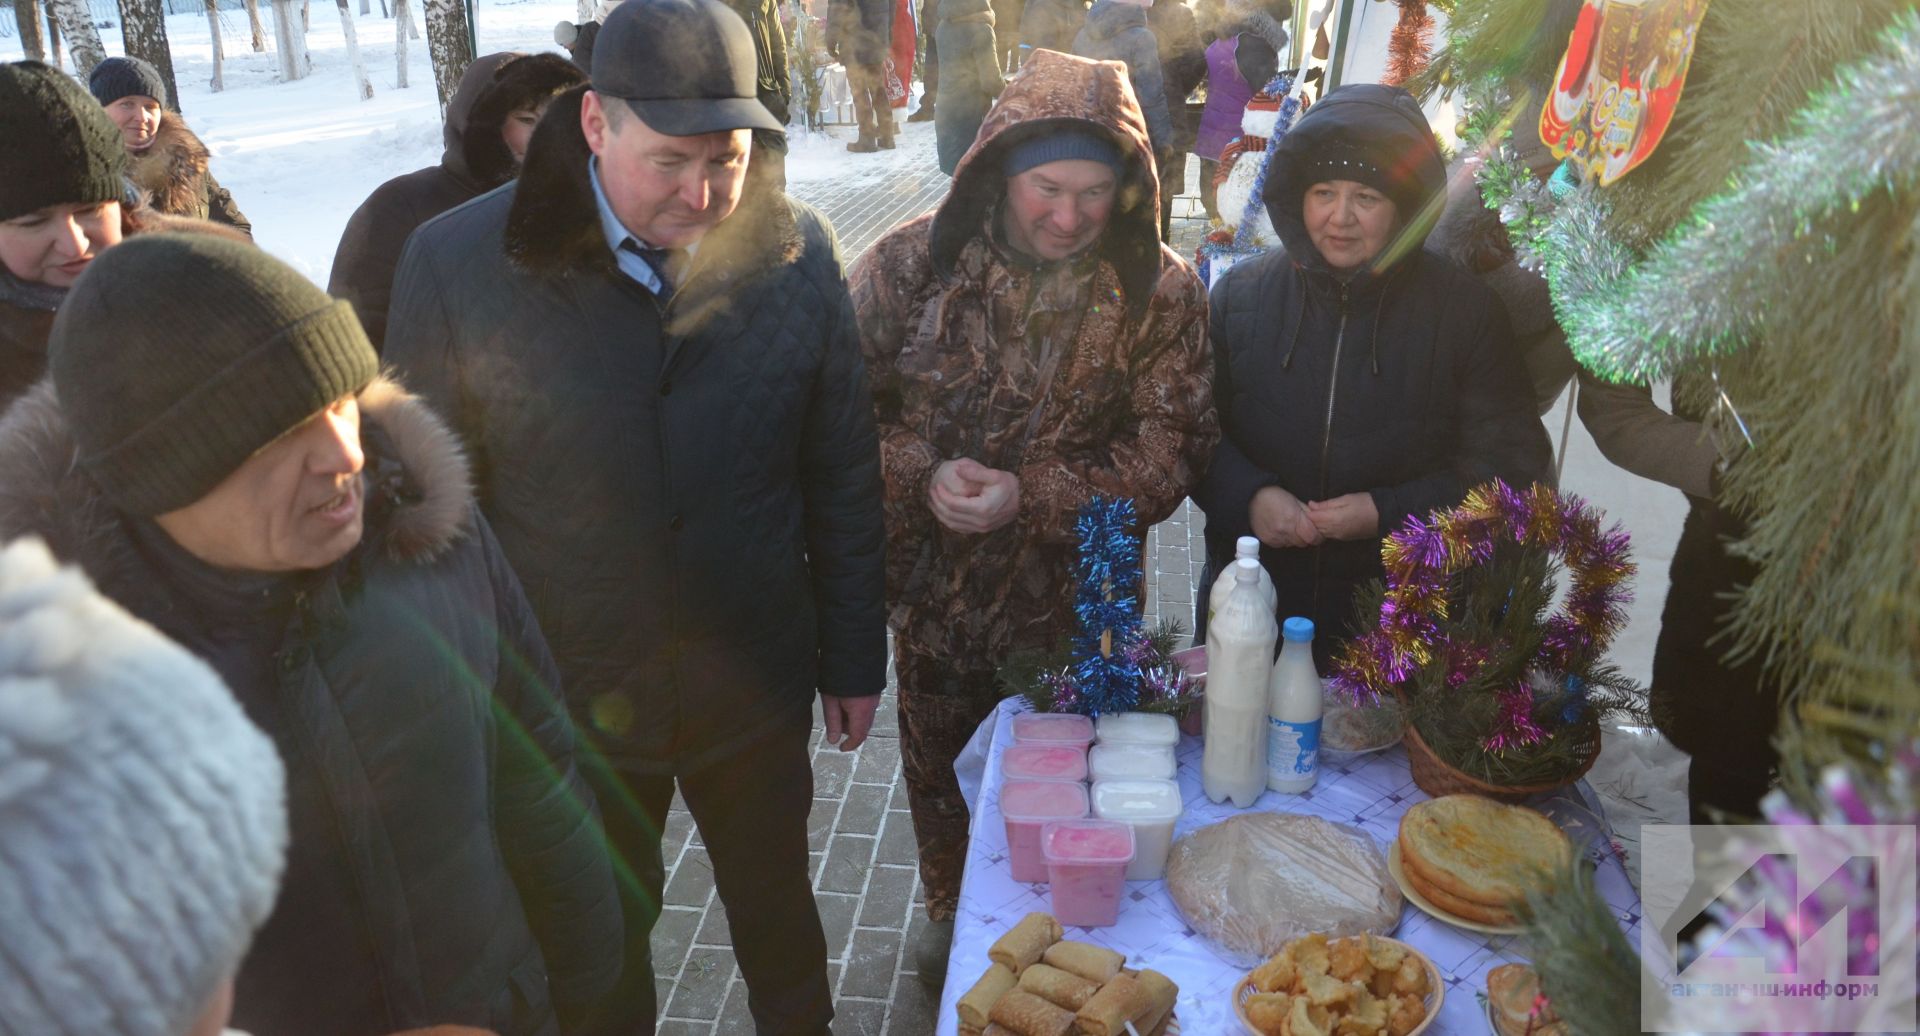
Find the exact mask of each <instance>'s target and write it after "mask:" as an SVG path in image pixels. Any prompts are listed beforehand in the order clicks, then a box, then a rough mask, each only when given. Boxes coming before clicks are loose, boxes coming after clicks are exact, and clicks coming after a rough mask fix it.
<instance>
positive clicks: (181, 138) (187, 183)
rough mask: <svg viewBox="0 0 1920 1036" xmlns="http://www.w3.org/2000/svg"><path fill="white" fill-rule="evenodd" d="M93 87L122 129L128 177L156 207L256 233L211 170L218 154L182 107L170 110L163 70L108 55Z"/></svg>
mask: <svg viewBox="0 0 1920 1036" xmlns="http://www.w3.org/2000/svg"><path fill="white" fill-rule="evenodd" d="M87 89H88V90H90V91H92V92H93V97H94V99H95V100H97V101H99V102H100V106H101V107H103V108H105V109H106V110H107V115H108V117H110V118H111V119H112V120H113V124H114V125H115V126H118V127H119V128H120V135H121V138H122V140H124V141H125V143H126V148H127V155H128V156H129V161H128V165H127V176H128V178H129V179H130V180H132V181H133V184H134V186H135V187H138V188H139V189H141V190H142V191H145V192H146V193H147V197H148V199H149V203H150V204H151V205H152V206H153V207H154V209H155V210H157V211H159V212H163V213H166V214H167V215H169V216H191V217H193V218H195V219H208V220H212V221H213V222H215V223H221V224H225V225H226V226H230V227H233V228H234V229H236V230H238V231H240V232H241V233H243V234H246V235H248V236H249V237H251V236H252V234H253V224H251V223H249V222H248V221H247V217H246V216H244V215H242V214H241V212H240V207H239V206H238V205H235V204H234V203H233V195H232V194H231V193H229V192H228V191H227V189H226V188H225V187H222V186H220V181H218V180H215V179H214V178H213V174H212V173H210V172H208V171H207V159H208V157H209V156H210V155H211V154H212V153H211V152H209V151H208V150H207V146H206V145H205V144H203V143H201V142H200V138H199V137H197V136H194V134H193V131H192V130H190V129H188V128H187V123H186V120H185V119H183V118H181V117H180V113H179V112H177V111H170V110H168V109H167V107H166V99H167V84H166V80H164V79H162V78H161V77H160V71H159V70H158V69H156V68H154V67H153V66H152V65H150V64H148V63H147V62H145V61H142V60H140V59H139V58H108V59H107V60H105V61H102V62H100V64H98V65H96V66H94V69H93V72H92V73H90V74H89V75H88V76H87Z"/></svg>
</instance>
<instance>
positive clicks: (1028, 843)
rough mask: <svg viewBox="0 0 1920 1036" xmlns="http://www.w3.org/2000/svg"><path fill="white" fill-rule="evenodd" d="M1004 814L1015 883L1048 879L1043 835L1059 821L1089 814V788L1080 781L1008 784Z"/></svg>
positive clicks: (1002, 799)
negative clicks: (1041, 838) (1041, 841)
mask: <svg viewBox="0 0 1920 1036" xmlns="http://www.w3.org/2000/svg"><path fill="white" fill-rule="evenodd" d="M1000 815H1001V816H1002V817H1004V818H1006V821H1007V858H1008V860H1009V862H1010V863H1011V864H1012V870H1013V880H1015V881H1026V882H1034V881H1045V880H1047V859H1046V857H1045V856H1043V855H1041V853H1040V832H1041V829H1042V828H1045V827H1046V826H1047V825H1048V824H1050V823H1052V822H1054V821H1056V820H1078V819H1080V818H1082V817H1085V816H1086V815H1087V786H1086V785H1084V784H1081V783H1080V782H1079V781H1008V782H1006V783H1005V784H1003V785H1001V786H1000Z"/></svg>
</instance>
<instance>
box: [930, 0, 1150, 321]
mask: <svg viewBox="0 0 1920 1036" xmlns="http://www.w3.org/2000/svg"><path fill="white" fill-rule="evenodd" d="M1142 17H1143V18H1144V13H1143V14H1142ZM1069 127H1071V128H1076V129H1081V130H1085V129H1087V128H1089V127H1091V128H1093V129H1097V130H1099V131H1101V132H1103V133H1105V134H1107V135H1108V136H1109V137H1111V138H1112V139H1113V141H1114V143H1115V144H1117V145H1119V148H1120V154H1121V155H1122V156H1124V158H1125V161H1126V167H1127V168H1126V172H1125V174H1124V175H1122V176H1121V178H1120V194H1119V200H1118V202H1117V204H1115V206H1114V209H1113V217H1112V222H1110V223H1109V224H1108V225H1107V230H1106V233H1105V234H1103V235H1101V237H1100V241H1099V243H1098V244H1096V245H1095V246H1094V247H1095V248H1096V249H1098V250H1099V252H1100V254H1101V256H1102V258H1104V259H1106V260H1107V261H1108V262H1111V263H1112V264H1113V267H1114V269H1115V270H1116V271H1118V272H1119V274H1120V282H1121V285H1122V286H1123V288H1124V290H1125V293H1126V297H1127V305H1128V307H1129V308H1137V307H1142V306H1145V305H1146V302H1147V299H1148V298H1149V297H1150V296H1151V295H1152V294H1153V290H1154V285H1156V284H1157V283H1159V280H1160V274H1161V269H1160V181H1159V177H1158V176H1157V175H1156V173H1155V171H1154V164H1153V145H1152V144H1151V143H1149V141H1148V138H1147V120H1146V117H1145V116H1144V115H1142V114H1141V112H1140V103H1139V101H1137V100H1136V99H1135V98H1134V95H1133V86H1132V84H1131V82H1130V81H1129V80H1128V78H1127V66H1125V65H1123V64H1121V63H1120V62H1118V61H1092V60H1089V59H1087V58H1078V57H1073V56H1072V55H1069V54H1061V53H1057V52H1055V51H1050V50H1036V51H1034V52H1033V56H1032V57H1030V58H1028V59H1027V61H1026V63H1025V64H1023V65H1021V66H1020V71H1019V72H1017V73H1015V74H1014V76H1013V78H1012V79H1010V80H1008V81H1007V88H1006V91H1005V92H1004V93H1002V94H1001V95H1000V99H999V100H998V101H997V102H995V103H994V106H993V110H992V111H990V112H988V113H987V118H986V121H984V122H982V123H981V124H980V133H979V135H978V136H977V137H975V138H974V142H973V147H971V148H969V149H967V153H966V155H965V156H964V157H962V158H961V159H960V164H959V165H958V166H957V167H955V168H954V171H953V186H952V187H951V188H950V189H949V190H948V191H947V196H946V198H945V199H943V200H942V201H941V202H940V207H939V208H938V209H937V210H936V211H935V213H934V217H933V228H932V232H931V242H930V245H929V251H930V258H931V260H932V263H933V270H934V272H935V273H936V274H938V275H939V276H941V277H943V278H946V277H950V276H952V274H953V273H954V268H955V263H956V262H957V261H958V259H959V257H960V252H961V249H963V248H964V247H966V245H967V242H969V241H971V240H973V239H974V238H975V237H978V236H979V235H980V233H981V228H983V227H985V226H986V225H987V220H988V217H989V216H991V215H992V213H993V211H994V210H995V209H996V208H997V207H998V206H999V204H1000V202H1001V200H1002V199H1004V198H1005V197H1006V195H1007V179H1006V176H1005V175H1004V174H1003V173H1002V172H1001V171H1000V169H1001V166H1002V164H1003V162H1004V160H1005V155H1006V152H1007V149H1008V148H1010V147H1012V146H1013V145H1015V144H1017V143H1019V142H1021V141H1025V140H1030V139H1032V138H1034V137H1037V136H1041V135H1043V134H1046V133H1050V132H1055V131H1058V130H1061V129H1066V128H1069Z"/></svg>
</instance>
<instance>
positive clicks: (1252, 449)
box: [1194, 84, 1553, 662]
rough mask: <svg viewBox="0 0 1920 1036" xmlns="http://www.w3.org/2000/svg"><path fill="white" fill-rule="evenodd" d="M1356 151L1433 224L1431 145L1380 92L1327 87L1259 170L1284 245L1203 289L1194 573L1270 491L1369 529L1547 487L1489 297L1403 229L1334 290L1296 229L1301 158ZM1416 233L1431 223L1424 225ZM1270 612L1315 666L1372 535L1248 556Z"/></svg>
mask: <svg viewBox="0 0 1920 1036" xmlns="http://www.w3.org/2000/svg"><path fill="white" fill-rule="evenodd" d="M1325 154H1359V155H1362V156H1364V157H1366V158H1369V159H1371V160H1372V161H1373V162H1374V164H1375V165H1377V166H1379V167H1381V168H1388V169H1397V170H1406V171H1407V172H1406V174H1405V177H1404V180H1405V182H1406V184H1407V187H1406V191H1407V195H1408V197H1406V198H1405V199H1403V200H1405V201H1406V202H1407V203H1406V204H1403V205H1402V206H1401V207H1400V212H1402V213H1403V214H1404V213H1407V212H1409V211H1416V210H1417V205H1416V202H1424V203H1427V205H1428V206H1429V208H1428V209H1427V210H1426V211H1428V212H1432V213H1437V211H1438V210H1437V206H1434V205H1433V203H1435V202H1437V201H1438V199H1439V196H1440V194H1441V192H1442V191H1444V190H1445V189H1446V176H1445V167H1444V165H1443V164H1442V162H1441V159H1440V150H1439V146H1438V145H1437V144H1436V143H1434V139H1433V134H1432V132H1431V131H1429V130H1428V128H1427V123H1426V118H1425V116H1423V115H1422V114H1421V112H1420V108H1419V105H1418V104H1416V103H1415V102H1414V100H1413V98H1412V97H1410V96H1408V95H1407V93H1406V92H1405V91H1403V90H1400V89H1398V88H1395V87H1385V86H1378V85H1374V84H1361V85H1355V86H1345V87H1341V88H1340V89H1339V90H1336V91H1333V92H1331V93H1329V94H1328V95H1327V96H1326V98H1325V99H1324V100H1322V101H1321V102H1320V103H1319V104H1316V105H1314V106H1313V107H1312V108H1311V109H1309V110H1308V112H1307V114H1306V115H1303V116H1301V118H1300V121H1299V122H1298V123H1296V124H1295V125H1294V127H1293V130H1292V131H1291V132H1289V133H1288V134H1287V136H1286V137H1285V138H1283V140H1282V142H1281V144H1280V146H1279V150H1278V151H1276V153H1275V157H1274V159H1273V163H1274V164H1273V166H1272V167H1271V169H1270V170H1269V173H1268V177H1267V184H1266V195H1265V199H1264V200H1265V201H1266V203H1267V209H1268V212H1269V214H1270V216H1271V217H1272V219H1273V225H1274V227H1275V229H1277V230H1278V231H1279V234H1280V240H1281V243H1282V244H1283V245H1284V249H1283V250H1279V251H1273V252H1268V253H1266V254H1265V255H1261V256H1259V257H1257V258H1253V259H1247V260H1243V261H1242V262H1240V263H1239V264H1238V265H1236V266H1234V267H1233V269H1231V270H1229V271H1228V272H1227V273H1226V274H1225V275H1224V276H1222V277H1221V278H1220V280H1219V281H1217V282H1216V283H1215V284H1214V288H1213V298H1212V316H1211V323H1210V327H1211V330H1212V334H1213V343H1214V359H1215V363H1216V365H1217V371H1216V374H1215V385H1216V387H1217V388H1218V389H1219V400H1220V420H1221V425H1222V428H1223V430H1224V433H1225V435H1224V438H1223V439H1222V440H1221V443H1220V448H1219V450H1217V451H1216V452H1215V454H1214V458H1213V465H1212V467H1211V468H1210V469H1209V470H1208V472H1207V478H1206V480H1205V481H1204V482H1202V483H1201V485H1200V487H1199V488H1198V489H1196V490H1195V492H1194V500H1195V501H1196V502H1197V503H1198V504H1199V505H1200V506H1201V508H1202V509H1204V510H1205V511H1206V513H1207V558H1208V561H1209V564H1210V570H1211V571H1216V572H1217V571H1219V570H1220V568H1221V567H1222V566H1224V565H1225V564H1226V563H1228V562H1229V561H1231V560H1232V558H1233V548H1234V539H1235V537H1238V536H1248V535H1252V530H1251V527H1250V526H1251V520H1250V518H1249V515H1248V508H1249V505H1250V504H1251V503H1252V500H1253V496H1254V494H1255V493H1257V492H1258V491H1259V490H1261V489H1263V488H1265V487H1267V486H1279V487H1281V488H1283V489H1285V490H1286V491H1287V492H1289V493H1291V494H1292V495H1293V496H1295V497H1296V498H1298V499H1299V500H1301V501H1302V502H1309V501H1314V500H1331V499H1333V498H1335V497H1338V496H1344V495H1346V494H1348V493H1367V494H1369V495H1370V496H1371V497H1372V499H1373V504H1374V507H1375V509H1376V510H1377V511H1378V512H1379V515H1380V531H1381V533H1382V534H1386V533H1390V532H1393V531H1394V530H1396V529H1399V528H1400V527H1401V525H1402V524H1403V523H1404V522H1405V521H1406V520H1407V518H1408V517H1409V516H1422V517H1424V516H1425V515H1426V514H1427V513H1428V512H1429V511H1431V510H1432V509H1434V508H1438V507H1450V506H1452V505H1454V504H1456V503H1458V502H1459V501H1460V499H1461V498H1462V497H1463V496H1465V495H1466V492H1467V490H1468V489H1471V488H1472V487H1473V486H1475V485H1478V484H1479V483H1481V482H1484V481H1486V480H1487V479H1490V478H1493V477H1495V476H1498V477H1500V478H1503V479H1506V480H1507V481H1508V482H1510V483H1513V484H1515V485H1529V484H1531V483H1532V482H1534V481H1535V480H1536V479H1543V478H1548V477H1550V473H1551V470H1552V460H1553V458H1552V451H1551V448H1550V446H1549V443H1548V440H1547V433H1546V430H1545V429H1544V428H1542V427H1541V425H1540V422H1539V420H1538V419H1537V418H1536V417H1535V416H1534V409H1533V396H1532V393H1531V392H1530V391H1529V387H1528V382H1527V372H1526V367H1525V365H1524V364H1523V362H1522V361H1521V358H1520V355H1519V351H1518V350H1517V349H1516V348H1515V346H1514V341H1513V330H1512V327H1511V326H1510V325H1509V323H1508V320H1507V313H1506V309H1505V307H1503V306H1502V305H1501V304H1500V300H1499V297H1498V296H1496V295H1494V294H1493V292H1492V291H1490V290H1488V289H1487V288H1486V287H1485V286H1483V285H1482V284H1481V283H1480V281H1479V280H1478V279H1477V278H1475V277H1474V276H1473V274H1471V273H1469V272H1468V271H1467V270H1466V269H1464V268H1462V267H1460V266H1457V265H1455V264H1454V263H1452V262H1449V261H1448V260H1446V259H1443V258H1441V257H1440V256H1439V255H1436V254H1434V253H1433V252H1430V251H1425V250H1423V249H1422V248H1421V245H1422V243H1423V242H1424V241H1425V236H1426V229H1425V227H1424V226H1423V225H1422V224H1421V223H1420V222H1419V221H1417V220H1414V221H1410V222H1412V226H1413V229H1412V230H1406V231H1403V232H1402V234H1401V235H1400V238H1399V244H1400V246H1402V247H1404V248H1405V249H1406V251H1405V252H1404V253H1402V254H1399V255H1397V256H1396V255H1394V247H1393V246H1389V248H1388V249H1387V250H1386V252H1385V253H1383V256H1382V257H1377V258H1376V259H1375V262H1374V264H1373V265H1371V266H1369V267H1367V268H1365V269H1362V270H1360V271H1358V272H1356V273H1354V274H1352V275H1350V276H1348V277H1346V278H1345V279H1343V278H1341V277H1339V276H1337V275H1336V274H1335V273H1334V272H1333V271H1332V270H1331V269H1330V268H1329V267H1328V266H1327V263H1326V260H1325V259H1324V258H1322V257H1321V255H1320V253H1319V250H1318V249H1316V248H1315V247H1314V245H1313V241H1312V239H1311V238H1310V237H1309V235H1308V233H1307V228H1306V223H1305V222H1304V219H1303V217H1302V211H1303V210H1302V207H1301V206H1302V199H1303V198H1304V197H1305V195H1306V190H1307V188H1308V186H1310V184H1311V183H1312V182H1313V179H1314V178H1313V175H1312V173H1311V170H1312V169H1313V168H1314V160H1315V158H1316V156H1321V155H1325ZM1428 225H1430V224H1428ZM1260 560H1261V563H1262V564H1264V565H1265V566H1266V567H1267V570H1268V571H1269V572H1271V573H1272V575H1273V581H1274V585H1275V588H1276V589H1277V590H1278V591H1279V595H1280V615H1281V616H1282V617H1285V616H1293V615H1300V616H1306V617H1307V618H1310V619H1312V620H1313V621H1314V624H1315V625H1316V626H1317V627H1318V629H1319V635H1316V636H1315V638H1314V650H1315V653H1316V655H1317V656H1318V657H1319V658H1320V659H1321V661H1322V662H1325V661H1326V660H1327V658H1328V656H1329V654H1330V652H1331V651H1332V650H1333V648H1334V647H1335V646H1336V645H1337V644H1338V643H1339V642H1342V641H1344V640H1346V639H1347V638H1348V637H1350V636H1351V635H1352V633H1353V632H1354V631H1355V630H1356V629H1357V624H1358V622H1359V621H1360V620H1359V618H1358V617H1357V616H1356V615H1355V614H1354V609H1353V597H1354V594H1355V591H1356V590H1357V589H1358V587H1359V586H1361V585H1362V584H1364V583H1366V582H1367V581H1369V580H1372V579H1376V578H1379V577H1380V576H1381V575H1382V569H1381V563H1380V544H1379V541H1378V540H1377V539H1375V538H1367V539H1359V540H1347V541H1327V542H1326V543H1323V544H1321V545H1319V546H1315V547H1297V548H1287V549H1277V548H1273V547H1266V548H1263V549H1262V550H1261V552H1260Z"/></svg>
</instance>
